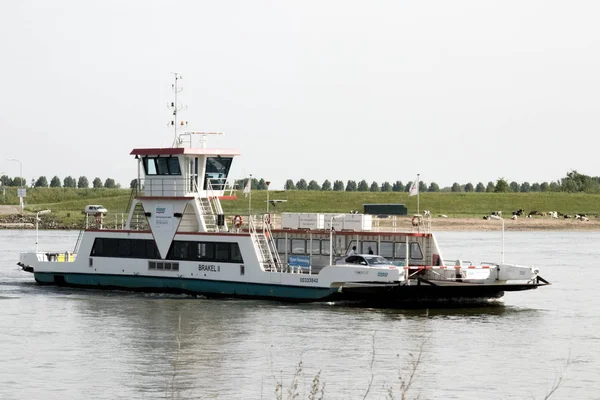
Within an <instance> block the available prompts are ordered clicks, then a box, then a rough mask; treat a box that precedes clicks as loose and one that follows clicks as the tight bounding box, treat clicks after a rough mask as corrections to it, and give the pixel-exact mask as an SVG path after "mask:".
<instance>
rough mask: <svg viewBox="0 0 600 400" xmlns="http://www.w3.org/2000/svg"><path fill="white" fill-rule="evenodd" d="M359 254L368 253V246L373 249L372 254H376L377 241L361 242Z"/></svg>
mask: <svg viewBox="0 0 600 400" xmlns="http://www.w3.org/2000/svg"><path fill="white" fill-rule="evenodd" d="M360 247H361V254H369V247H370V248H371V250H372V251H373V254H377V242H361V243H360Z"/></svg>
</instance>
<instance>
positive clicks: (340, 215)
mask: <svg viewBox="0 0 600 400" xmlns="http://www.w3.org/2000/svg"><path fill="white" fill-rule="evenodd" d="M343 216H345V214H337V215H333V216H332V217H331V218H330V219H329V265H333V220H334V219H335V218H341V217H343Z"/></svg>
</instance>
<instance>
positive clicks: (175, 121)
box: [167, 72, 187, 147]
mask: <svg viewBox="0 0 600 400" xmlns="http://www.w3.org/2000/svg"><path fill="white" fill-rule="evenodd" d="M172 74H173V75H174V77H175V83H173V84H172V85H171V89H172V90H173V98H174V99H173V101H172V102H171V104H169V105H167V107H168V108H169V109H170V110H171V112H172V114H173V119H172V120H171V122H170V124H169V125H170V126H172V127H173V134H174V137H173V146H172V147H178V144H179V142H178V139H177V130H178V129H179V128H183V127H185V126H187V121H185V122H184V121H181V122H178V119H177V114H178V113H179V111H183V110H185V109H186V108H187V107H186V106H184V105H180V104H179V103H177V95H178V94H179V93H181V91H183V88H182V87H180V86H179V85H178V83H179V80H180V79H183V77H182V76H181V74H180V73H178V72H173V73H172Z"/></svg>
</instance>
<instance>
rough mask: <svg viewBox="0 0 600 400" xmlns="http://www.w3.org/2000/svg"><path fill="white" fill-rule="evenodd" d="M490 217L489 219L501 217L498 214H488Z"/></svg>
mask: <svg viewBox="0 0 600 400" xmlns="http://www.w3.org/2000/svg"><path fill="white" fill-rule="evenodd" d="M490 218H491V219H502V217H501V216H499V215H490Z"/></svg>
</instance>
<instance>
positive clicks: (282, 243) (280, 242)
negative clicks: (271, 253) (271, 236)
mask: <svg viewBox="0 0 600 400" xmlns="http://www.w3.org/2000/svg"><path fill="white" fill-rule="evenodd" d="M286 250H287V249H286V240H285V239H284V238H277V251H278V252H279V254H285V252H286Z"/></svg>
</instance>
